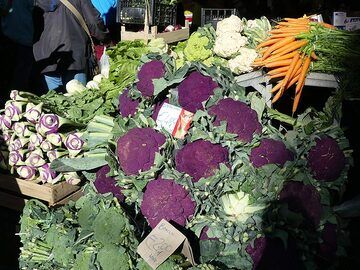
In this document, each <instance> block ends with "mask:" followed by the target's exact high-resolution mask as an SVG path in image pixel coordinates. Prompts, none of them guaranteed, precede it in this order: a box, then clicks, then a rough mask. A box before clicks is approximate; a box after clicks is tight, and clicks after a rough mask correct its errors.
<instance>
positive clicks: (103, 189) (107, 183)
mask: <svg viewBox="0 0 360 270" xmlns="http://www.w3.org/2000/svg"><path fill="white" fill-rule="evenodd" d="M109 172H110V167H109V166H108V165H105V166H103V167H102V168H101V169H99V170H98V171H97V172H96V179H95V182H94V185H95V187H96V190H97V191H98V192H99V193H101V194H104V193H108V192H111V193H112V194H113V195H114V196H115V197H116V198H118V200H119V201H121V202H122V201H124V195H123V194H122V192H121V188H120V187H118V186H117V185H116V180H115V179H114V178H112V177H109V176H106V175H107V174H108V173H109Z"/></svg>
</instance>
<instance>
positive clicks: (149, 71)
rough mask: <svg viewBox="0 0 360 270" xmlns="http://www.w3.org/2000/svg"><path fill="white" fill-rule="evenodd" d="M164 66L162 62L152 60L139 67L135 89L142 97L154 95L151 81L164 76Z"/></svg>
mask: <svg viewBox="0 0 360 270" xmlns="http://www.w3.org/2000/svg"><path fill="white" fill-rule="evenodd" d="M165 72H166V71H165V65H164V63H163V62H162V61H159V60H152V61H150V62H147V63H145V64H144V65H142V66H141V68H140V70H139V72H138V80H139V81H138V82H137V84H136V86H137V89H138V90H139V91H140V92H141V94H142V95H143V96H144V97H151V96H153V95H154V84H153V79H159V78H161V77H163V76H164V75H165Z"/></svg>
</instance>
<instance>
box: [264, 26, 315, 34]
mask: <svg viewBox="0 0 360 270" xmlns="http://www.w3.org/2000/svg"><path fill="white" fill-rule="evenodd" d="M308 30H309V27H285V28H279V29H274V30H271V31H270V34H285V33H289V32H296V33H301V32H305V31H308Z"/></svg>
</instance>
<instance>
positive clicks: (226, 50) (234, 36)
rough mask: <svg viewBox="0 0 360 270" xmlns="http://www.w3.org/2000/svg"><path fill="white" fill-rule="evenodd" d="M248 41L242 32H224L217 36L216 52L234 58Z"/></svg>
mask: <svg viewBox="0 0 360 270" xmlns="http://www.w3.org/2000/svg"><path fill="white" fill-rule="evenodd" d="M246 43H247V38H246V37H244V36H242V35H241V34H240V33H231V32H228V33H223V34H221V35H219V36H218V37H217V38H216V41H215V46H214V53H215V54H216V55H218V56H221V57H224V58H232V57H234V56H235V55H237V54H238V53H239V51H240V49H241V48H242V47H244V46H245V45H246Z"/></svg>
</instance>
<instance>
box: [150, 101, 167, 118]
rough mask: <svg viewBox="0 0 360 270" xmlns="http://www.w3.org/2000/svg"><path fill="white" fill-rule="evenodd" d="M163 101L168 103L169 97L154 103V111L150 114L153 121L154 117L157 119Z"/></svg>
mask: <svg viewBox="0 0 360 270" xmlns="http://www.w3.org/2000/svg"><path fill="white" fill-rule="evenodd" d="M164 103H169V99H168V98H166V99H165V100H164V101H162V102H158V103H156V104H155V106H154V112H153V114H152V115H151V118H152V119H153V120H154V121H156V119H157V117H158V115H159V112H160V109H161V107H162V105H164Z"/></svg>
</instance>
